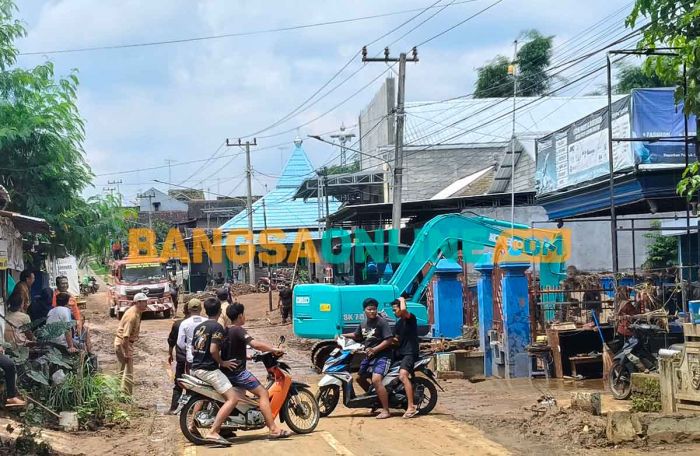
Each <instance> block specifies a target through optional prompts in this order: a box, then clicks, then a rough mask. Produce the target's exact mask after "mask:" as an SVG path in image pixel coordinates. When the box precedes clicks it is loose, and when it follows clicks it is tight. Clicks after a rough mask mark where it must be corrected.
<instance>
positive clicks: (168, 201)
mask: <svg viewBox="0 0 700 456" xmlns="http://www.w3.org/2000/svg"><path fill="white" fill-rule="evenodd" d="M143 194H144V195H149V194H152V195H154V197H153V198H147V197H146V198H140V201H139V212H151V211H152V212H155V211H154V209H153V207H154V204H155V203H160V207H159V208H158V211H159V212H177V211H184V212H187V204H186V203H183V202H182V201H178V200H176V199H175V198H173V197H171V196H168V195H166V194H165V193H163V192H161V191H160V190H156V189H154V188H151V189H149V190H147V191H145V192H143Z"/></svg>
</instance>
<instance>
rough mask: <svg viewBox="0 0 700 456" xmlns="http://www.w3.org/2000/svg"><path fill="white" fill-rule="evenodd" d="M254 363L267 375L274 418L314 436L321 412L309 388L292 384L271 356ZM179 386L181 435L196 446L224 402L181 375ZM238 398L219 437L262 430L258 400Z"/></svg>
mask: <svg viewBox="0 0 700 456" xmlns="http://www.w3.org/2000/svg"><path fill="white" fill-rule="evenodd" d="M253 361H255V362H262V363H263V364H264V365H265V368H266V369H267V372H268V380H269V386H268V388H267V389H268V391H269V393H270V406H271V408H272V415H273V417H275V418H276V417H277V416H278V415H279V416H280V419H281V421H282V422H283V423H286V424H287V426H289V428H290V429H291V430H292V431H294V432H296V433H297V434H308V433H310V432H313V430H314V429H316V426H317V425H318V421H319V418H320V412H319V409H318V404H317V403H316V400H315V398H314V395H313V394H312V393H311V391H309V389H308V388H309V386H308V385H306V384H304V383H301V382H296V381H294V380H292V377H291V375H290V373H289V371H290V367H289V366H288V365H287V364H285V363H284V362H280V361H279V357H277V356H275V354H274V353H272V352H265V353H256V354H255V355H254V356H253ZM178 384H179V385H180V386H181V387H182V388H183V389H184V390H185V391H183V394H182V396H181V397H180V407H178V411H176V413H178V412H179V414H180V431H181V432H182V434H183V435H184V436H185V438H187V440H189V441H190V442H192V443H194V444H195V445H202V444H204V443H205V440H204V438H203V436H204V435H206V433H207V430H208V429H209V428H210V427H211V425H212V424H213V423H214V419H215V418H216V413H217V412H218V411H219V407H220V406H221V404H223V403H224V402H226V399H225V398H224V397H223V396H222V395H221V394H219V393H217V392H216V390H214V388H212V387H211V386H210V385H209V384H208V383H206V382H203V381H202V380H199V379H198V378H196V377H193V376H191V375H187V374H184V375H183V376H182V377H181V378H180V379H178ZM238 394H239V395H240V396H242V397H243V399H241V400H240V401H239V402H238V404H237V405H236V408H235V409H234V410H233V412H232V413H231V415H230V416H229V417H228V418H227V419H226V421H224V424H223V425H222V427H221V435H222V436H223V437H226V436H227V435H228V436H230V435H233V432H235V431H239V430H240V431H252V430H256V429H262V428H264V427H265V419H264V417H263V414H262V412H261V411H260V407H259V405H258V401H257V398H253V397H251V396H248V395H246V392H245V391H244V390H239V391H238Z"/></svg>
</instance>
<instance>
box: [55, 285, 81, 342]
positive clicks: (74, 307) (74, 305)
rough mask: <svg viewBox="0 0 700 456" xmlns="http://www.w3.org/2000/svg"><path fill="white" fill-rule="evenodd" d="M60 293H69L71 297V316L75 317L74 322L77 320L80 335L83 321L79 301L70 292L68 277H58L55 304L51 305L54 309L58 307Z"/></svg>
mask: <svg viewBox="0 0 700 456" xmlns="http://www.w3.org/2000/svg"><path fill="white" fill-rule="evenodd" d="M59 293H67V294H68V295H69V296H70V299H69V300H68V308H69V309H70V313H71V315H73V320H75V321H76V323H77V325H78V327H77V328H78V333H80V332H81V331H82V330H83V328H82V323H81V321H82V319H81V318H80V309H79V308H78V301H76V299H75V297H74V296H73V295H72V294H71V293H70V292H68V277H66V276H58V277H56V290H55V291H54V293H53V302H52V304H51V306H52V307H56V296H57V295H58V294H59Z"/></svg>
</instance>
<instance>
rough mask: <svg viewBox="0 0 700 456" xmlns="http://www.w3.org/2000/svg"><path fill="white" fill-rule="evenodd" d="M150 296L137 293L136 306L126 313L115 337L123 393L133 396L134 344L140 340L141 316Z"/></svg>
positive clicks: (135, 297) (115, 349)
mask: <svg viewBox="0 0 700 456" xmlns="http://www.w3.org/2000/svg"><path fill="white" fill-rule="evenodd" d="M147 304H148V296H146V295H145V294H144V293H137V294H136V296H134V304H133V305H132V306H131V307H130V308H129V309H128V310H127V311H126V312H124V315H123V316H122V319H121V320H120V321H119V327H118V328H117V334H116V335H115V337H114V351H115V352H116V353H117V361H119V371H118V375H119V376H120V377H121V378H122V385H121V388H122V391H124V392H125V393H126V394H129V395H131V394H132V392H133V389H134V342H136V341H137V340H138V338H139V330H140V328H141V314H142V313H143V311H144V310H146V306H147Z"/></svg>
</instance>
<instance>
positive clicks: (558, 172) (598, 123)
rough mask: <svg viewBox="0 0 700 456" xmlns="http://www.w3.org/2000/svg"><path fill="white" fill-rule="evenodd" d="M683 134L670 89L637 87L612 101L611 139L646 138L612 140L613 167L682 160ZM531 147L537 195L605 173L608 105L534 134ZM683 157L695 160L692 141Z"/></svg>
mask: <svg viewBox="0 0 700 456" xmlns="http://www.w3.org/2000/svg"><path fill="white" fill-rule="evenodd" d="M688 127H689V132H688V134H689V136H694V135H695V130H696V128H695V117H694V116H691V118H689V121H688ZM683 135H684V117H683V106H682V104H681V105H679V106H676V104H675V101H674V89H672V88H667V89H637V90H634V91H633V92H632V94H631V95H628V96H626V97H624V98H621V99H619V100H617V101H615V102H614V103H613V104H612V137H613V138H615V139H618V138H619V139H623V138H624V139H631V138H650V141H615V142H613V168H614V170H615V171H624V170H628V169H629V170H632V169H633V168H634V166H635V165H651V166H652V167H653V165H667V164H682V163H684V162H685V144H684V141H683V139H682V137H683ZM658 138H669V140H663V139H662V140H658ZM672 138H681V139H675V140H672ZM536 146H537V157H536V171H535V178H536V181H537V193H538V194H539V195H541V194H546V193H551V192H554V191H558V190H563V189H566V188H569V187H572V186H575V185H580V184H582V183H586V182H590V181H593V180H595V179H597V178H600V177H603V176H608V175H609V174H610V168H609V158H608V108H607V107H605V108H603V109H600V110H598V111H596V112H594V113H592V114H590V115H588V116H586V117H584V118H583V119H581V120H578V121H576V122H574V123H573V124H571V125H568V126H566V127H564V128H562V129H561V130H558V131H556V132H554V133H552V134H550V135H548V136H545V137H543V138H540V139H538V140H537V142H536ZM689 156H690V158H691V160H692V161H694V160H695V148H694V146H693V145H692V144H691V145H690V150H689Z"/></svg>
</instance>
